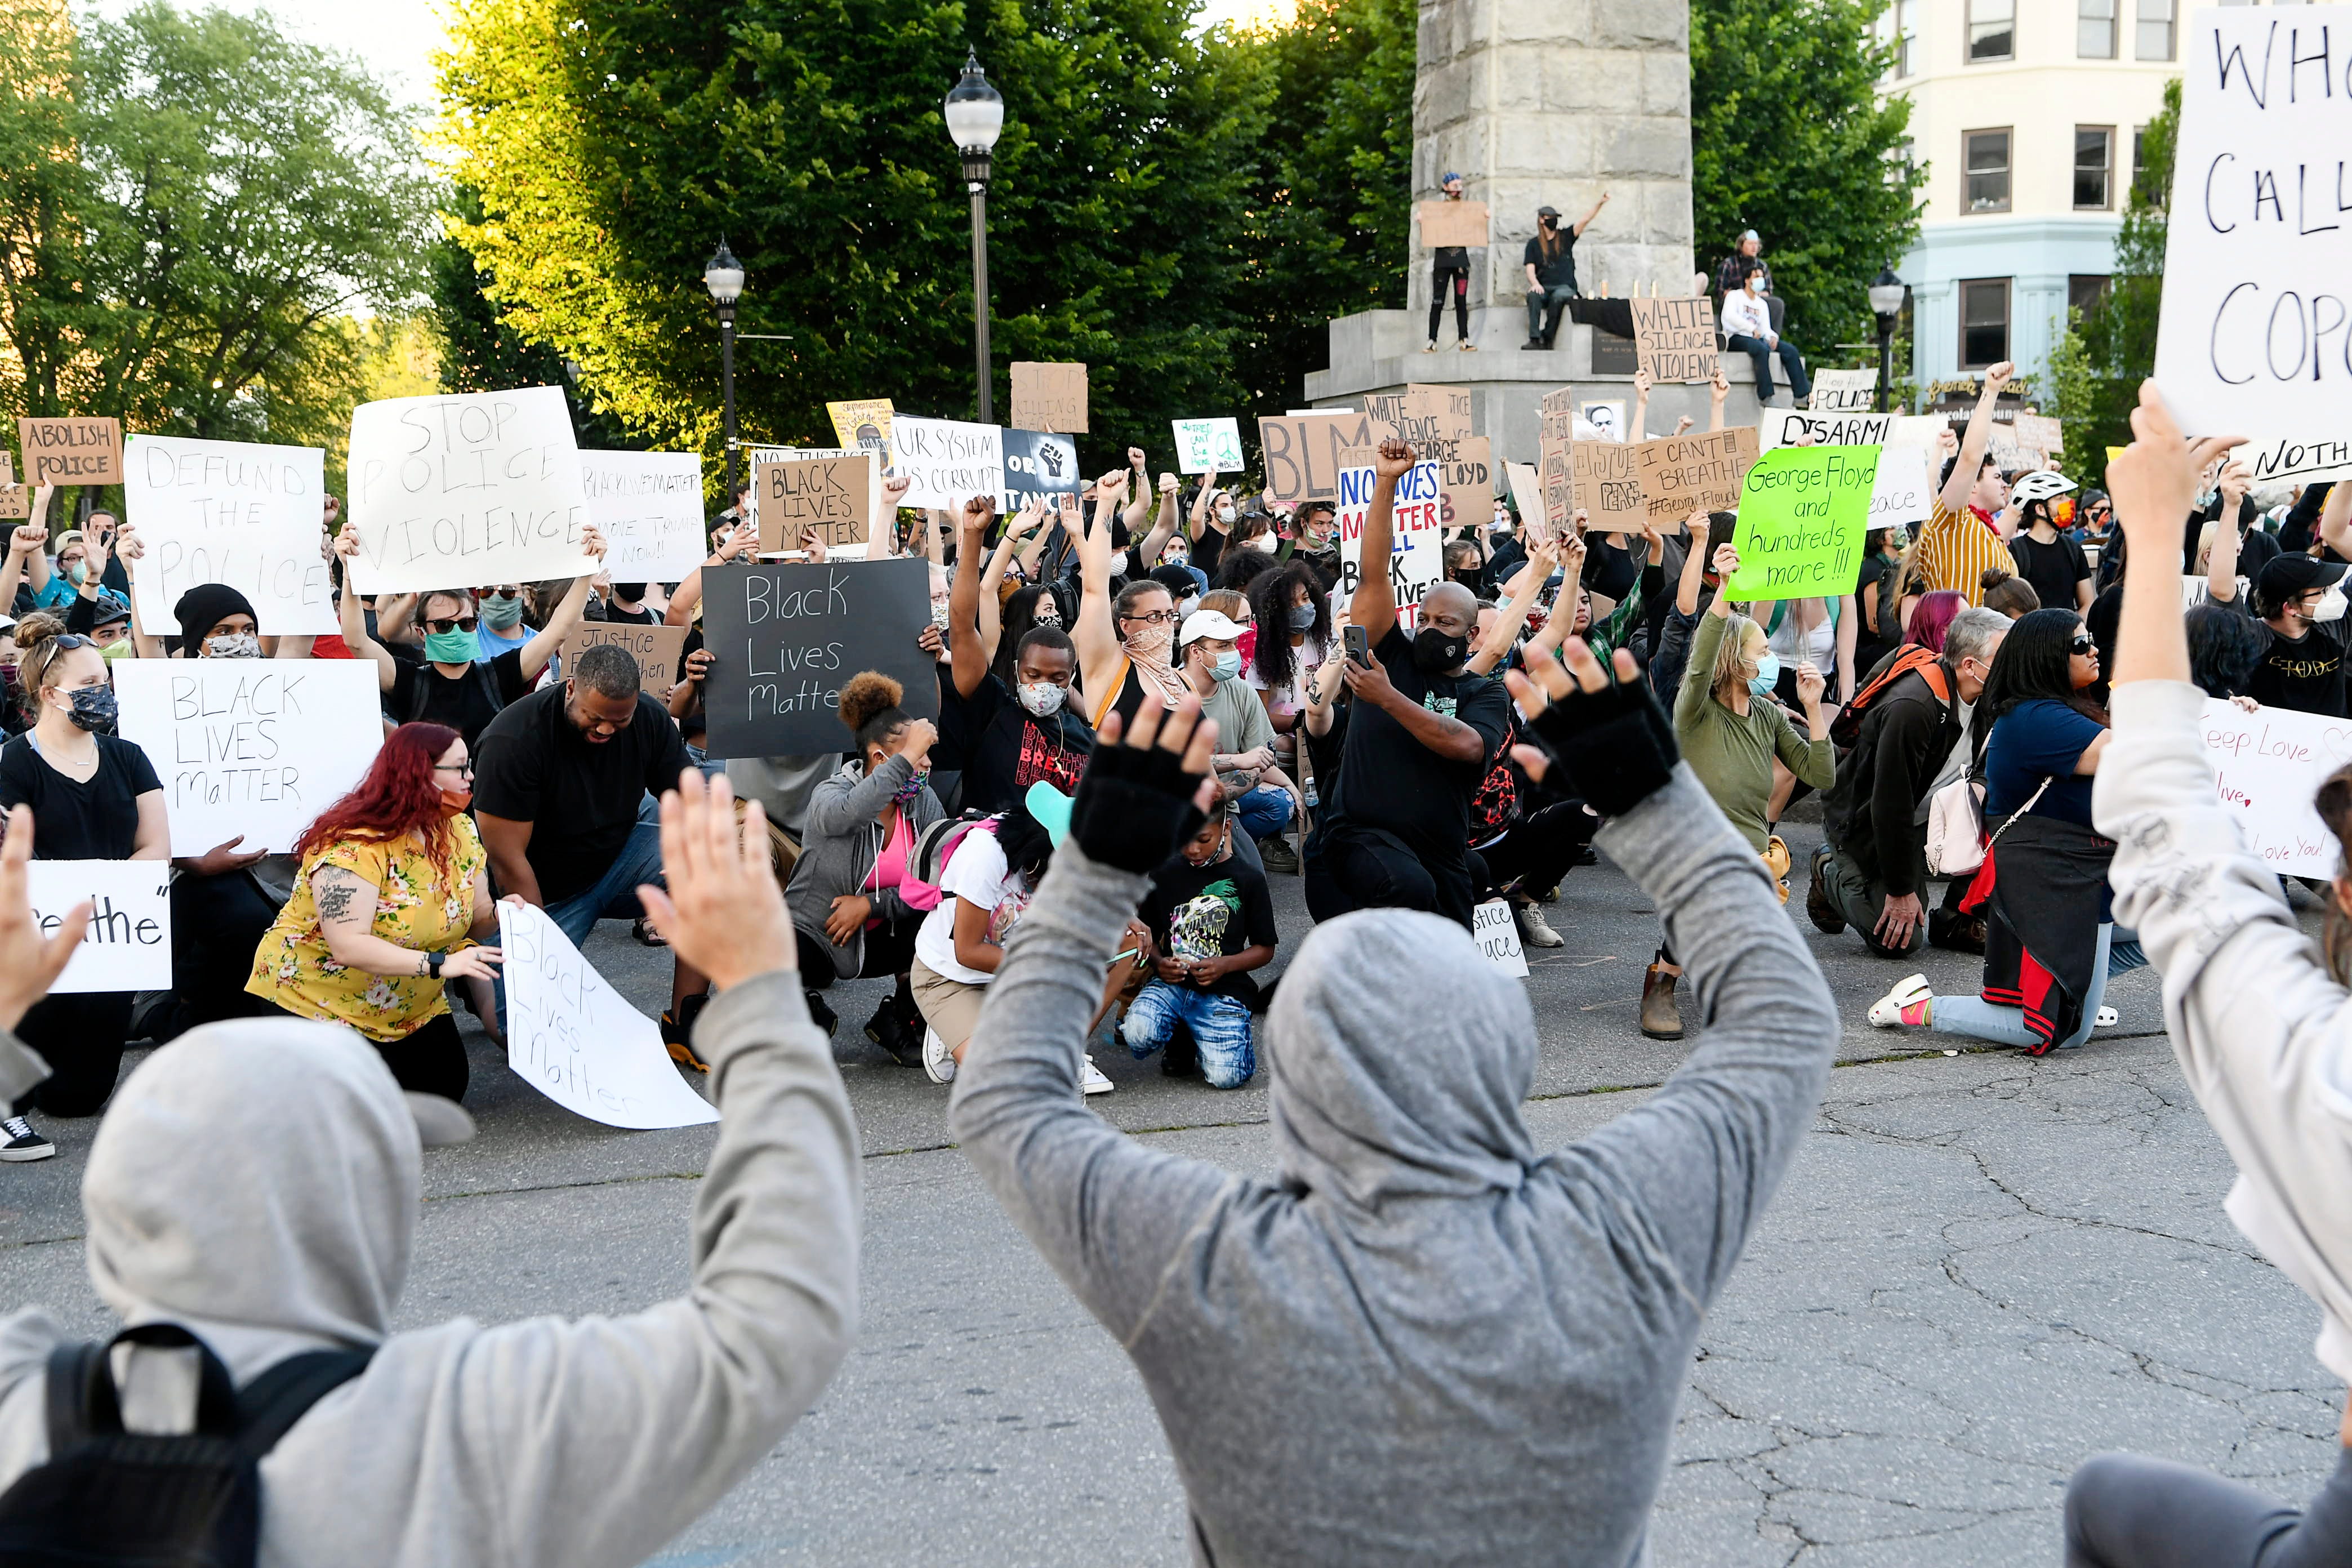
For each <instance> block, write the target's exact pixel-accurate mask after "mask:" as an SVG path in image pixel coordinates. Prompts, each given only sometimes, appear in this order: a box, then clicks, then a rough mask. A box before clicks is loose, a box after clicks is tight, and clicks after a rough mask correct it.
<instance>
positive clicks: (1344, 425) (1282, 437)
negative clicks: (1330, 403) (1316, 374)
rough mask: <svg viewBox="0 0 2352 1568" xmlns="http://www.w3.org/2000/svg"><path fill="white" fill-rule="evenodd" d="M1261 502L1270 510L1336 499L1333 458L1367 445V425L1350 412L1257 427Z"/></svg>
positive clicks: (1365, 419) (1286, 419)
mask: <svg viewBox="0 0 2352 1568" xmlns="http://www.w3.org/2000/svg"><path fill="white" fill-rule="evenodd" d="M1257 439H1258V447H1259V451H1260V454H1261V456H1263V457H1264V458H1265V489H1266V499H1267V500H1268V501H1269V502H1270V503H1271V504H1273V505H1276V506H1295V505H1297V503H1298V502H1300V501H1307V500H1328V501H1335V502H1336V501H1337V500H1339V452H1340V449H1341V448H1343V447H1369V446H1370V445H1371V444H1372V440H1373V437H1372V422H1371V420H1370V418H1369V417H1367V416H1364V415H1363V414H1361V413H1359V412H1357V411H1356V410H1354V409H1334V410H1332V411H1331V412H1330V413H1329V414H1323V415H1316V416H1310V417H1300V416H1286V417H1284V418H1281V419H1276V418H1273V417H1271V416H1268V417H1265V418H1261V419H1259V420H1258V422H1257Z"/></svg>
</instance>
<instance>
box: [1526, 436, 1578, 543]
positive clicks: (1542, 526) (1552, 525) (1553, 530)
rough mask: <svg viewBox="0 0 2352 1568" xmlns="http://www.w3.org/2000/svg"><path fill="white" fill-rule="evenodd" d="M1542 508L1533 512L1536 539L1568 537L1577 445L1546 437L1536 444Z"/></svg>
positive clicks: (1572, 519)
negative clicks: (1539, 465) (1539, 449)
mask: <svg viewBox="0 0 2352 1568" xmlns="http://www.w3.org/2000/svg"><path fill="white" fill-rule="evenodd" d="M1538 445H1539V446H1540V447H1541V451H1540V452H1539V453H1538V457H1539V458H1540V459H1541V467H1540V468H1539V469H1538V482H1539V483H1540V484H1541V485H1542V487H1543V509H1542V510H1540V511H1538V512H1537V513H1535V514H1534V516H1535V517H1536V519H1537V520H1538V521H1537V523H1536V525H1535V537H1536V538H1538V539H1541V540H1545V541H1553V540H1560V539H1565V538H1567V537H1568V534H1569V531H1570V529H1572V528H1573V527H1574V526H1575V521H1576V446H1575V444H1574V443H1573V442H1570V441H1561V440H1558V439H1556V438H1554V437H1549V436H1547V437H1544V438H1543V440H1542V441H1541V442H1540V443H1539V444H1538Z"/></svg>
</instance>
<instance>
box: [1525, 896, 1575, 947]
mask: <svg viewBox="0 0 2352 1568" xmlns="http://www.w3.org/2000/svg"><path fill="white" fill-rule="evenodd" d="M1512 912H1513V913H1515V914H1516V915H1517V916H1518V918H1519V941H1520V942H1521V943H1522V944H1524V945H1526V946H1528V947H1565V946H1566V945H1568V944H1567V942H1565V941H1563V940H1562V939H1561V937H1560V934H1559V932H1558V931H1554V930H1552V929H1551V925H1550V922H1549V921H1546V920H1545V919H1544V918H1543V911H1542V910H1539V909H1538V908H1536V907H1535V906H1534V905H1533V904H1517V905H1514V906H1513V908H1512Z"/></svg>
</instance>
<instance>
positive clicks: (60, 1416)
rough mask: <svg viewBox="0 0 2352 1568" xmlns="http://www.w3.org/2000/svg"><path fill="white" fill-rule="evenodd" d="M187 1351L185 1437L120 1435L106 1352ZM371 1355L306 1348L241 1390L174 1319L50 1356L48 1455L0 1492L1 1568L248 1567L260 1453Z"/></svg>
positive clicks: (254, 1541)
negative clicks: (189, 1427) (189, 1379)
mask: <svg viewBox="0 0 2352 1568" xmlns="http://www.w3.org/2000/svg"><path fill="white" fill-rule="evenodd" d="M125 1341H128V1342H131V1343H133V1344H141V1345H163V1346H191V1347H194V1350H195V1352H196V1355H197V1358H198V1361H199V1363H200V1364H201V1367H202V1373H201V1382H200V1384H199V1392H198V1394H197V1396H196V1425H195V1430H194V1431H193V1432H185V1433H177V1434H173V1435H170V1436H147V1435H144V1434H142V1433H136V1432H126V1431H124V1430H123V1429H122V1410H121V1405H120V1403H119V1402H118V1400H117V1398H116V1395H115V1389H114V1375H113V1373H112V1371H111V1369H110V1366H109V1364H108V1361H107V1355H108V1352H110V1351H111V1350H112V1349H113V1348H114V1347H115V1346H116V1345H118V1344H121V1343H122V1342H125ZM374 1353H375V1352H374V1351H373V1349H370V1350H352V1351H310V1352H305V1353H303V1354H301V1355H297V1356H292V1357H289V1358H288V1359H287V1360H285V1361H281V1362H279V1363H278V1364H277V1365H276V1366H273V1367H271V1368H270V1369H269V1370H268V1372H265V1373H262V1374H261V1375H260V1376H259V1377H257V1378H255V1379H254V1380H253V1382H252V1383H250V1384H247V1386H246V1387H245V1389H244V1390H243V1392H241V1393H240V1392H239V1391H237V1390H236V1388H235V1386H234V1385H232V1384H230V1382H229V1376H228V1369H227V1368H226V1367H224V1366H223V1365H221V1363H220V1358H219V1357H217V1356H215V1355H214V1354H213V1352H212V1351H211V1350H210V1349H209V1348H208V1347H207V1346H206V1345H205V1342H203V1341H202V1340H199V1339H197V1338H196V1336H195V1335H194V1334H192V1333H190V1332H188V1331H187V1330H185V1329H184V1328H181V1327H180V1326H179V1325H177V1324H175V1323H147V1324H143V1325H142V1326H141V1327H139V1328H135V1329H125V1330H124V1331H122V1332H121V1333H119V1334H117V1335H115V1336H114V1338H113V1339H111V1340H110V1341H108V1342H106V1343H104V1344H70V1345H59V1346H58V1348H57V1349H56V1350H55V1351H53V1352H50V1354H49V1364H48V1418H49V1459H48V1462H47V1464H45V1465H42V1466H40V1467H39V1468H36V1469H31V1470H27V1471H26V1473H25V1474H24V1475H22V1476H20V1477H18V1478H17V1480H16V1485H14V1486H12V1487H10V1488H9V1489H7V1490H6V1491H5V1492H0V1568H100V1565H102V1564H119V1565H122V1568H131V1565H136V1568H251V1564H252V1563H253V1562H254V1559H255V1557H256V1555H257V1553H258V1552H259V1551H260V1547H261V1475H260V1469H259V1467H260V1463H261V1458H262V1456H263V1455H265V1454H267V1453H268V1452H269V1450H270V1449H271V1448H273V1447H277V1445H278V1439H279V1438H280V1437H282V1436H285V1435H286V1433H287V1430H288V1429H289V1427H291V1426H293V1425H294V1423H295V1422H297V1421H299V1420H300V1419H301V1418H302V1416H303V1415H304V1413H306V1412H307V1411H309V1409H310V1406H311V1405H315V1404H317V1403H318V1402H319V1400H320V1398H322V1397H323V1396H325V1395H326V1394H329V1393H331V1392H332V1391H333V1390H334V1389H337V1388H340V1387H341V1386H342V1384H345V1383H348V1382H349V1381H351V1379H352V1378H354V1377H356V1376H358V1375H359V1373H360V1372H361V1371H362V1369H363V1368H364V1367H366V1365H367V1363H368V1360H369V1358H370V1357H371V1356H373V1355H374Z"/></svg>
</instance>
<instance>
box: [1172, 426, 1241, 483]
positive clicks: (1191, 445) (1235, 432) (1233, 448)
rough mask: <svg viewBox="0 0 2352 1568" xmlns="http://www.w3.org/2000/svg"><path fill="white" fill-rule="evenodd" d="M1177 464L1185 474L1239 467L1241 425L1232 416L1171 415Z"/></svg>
mask: <svg viewBox="0 0 2352 1568" xmlns="http://www.w3.org/2000/svg"><path fill="white" fill-rule="evenodd" d="M1169 423H1170V424H1171V425H1172V426H1175V430H1176V456H1177V459H1178V461H1177V465H1176V466H1177V468H1178V470H1179V471H1181V472H1183V473H1187V474H1237V473H1240V472H1241V471H1242V428H1241V426H1240V424H1239V423H1238V422H1237V421H1234V420H1232V419H1172V420H1171V421H1169Z"/></svg>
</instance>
